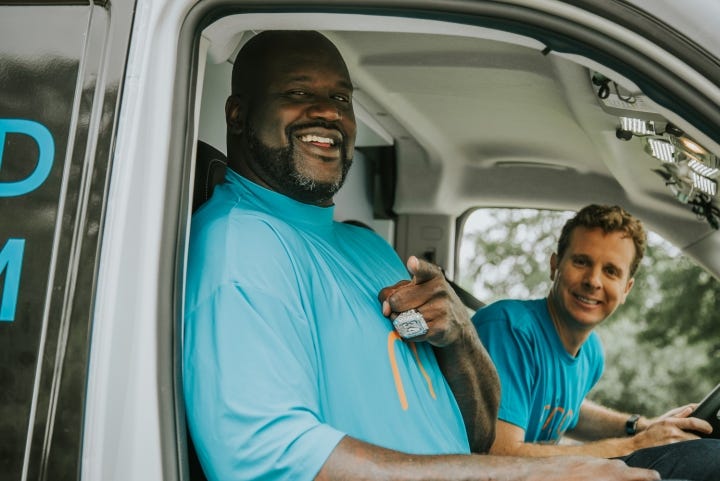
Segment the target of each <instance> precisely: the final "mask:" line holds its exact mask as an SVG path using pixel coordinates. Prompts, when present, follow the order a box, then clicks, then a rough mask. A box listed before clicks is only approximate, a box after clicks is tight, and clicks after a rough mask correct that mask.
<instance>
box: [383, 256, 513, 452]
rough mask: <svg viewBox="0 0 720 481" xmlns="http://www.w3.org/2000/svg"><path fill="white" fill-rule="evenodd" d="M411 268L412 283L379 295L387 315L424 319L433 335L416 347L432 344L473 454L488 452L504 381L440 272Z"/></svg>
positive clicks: (418, 264)
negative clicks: (416, 315)
mask: <svg viewBox="0 0 720 481" xmlns="http://www.w3.org/2000/svg"><path fill="white" fill-rule="evenodd" d="M407 268H408V271H409V272H410V274H411V275H412V280H410V281H407V280H404V281H400V282H398V283H397V284H395V285H393V286H390V287H386V288H384V289H382V290H381V291H380V293H379V294H378V299H379V300H380V302H381V303H382V309H383V314H385V315H386V316H388V317H389V318H390V319H395V317H397V315H398V314H399V313H400V312H403V311H407V310H408V309H415V310H416V311H418V312H419V313H420V314H422V316H423V318H424V319H425V322H426V323H427V325H428V332H427V333H426V334H424V335H422V336H418V337H414V338H413V339H412V341H413V342H417V341H427V342H428V343H430V344H431V345H432V346H433V348H434V350H435V357H436V358H437V360H438V365H439V366H440V369H441V370H442V373H443V375H444V376H445V379H446V380H447V382H448V385H449V386H450V389H452V392H453V395H454V396H455V400H456V401H457V403H458V406H459V407H460V412H461V413H462V416H463V421H464V422H465V430H466V431H467V434H468V442H469V443H470V449H471V450H472V451H473V452H477V453H481V452H487V451H488V450H489V449H490V446H491V445H492V442H493V440H494V439H495V423H496V421H497V413H498V407H499V404H500V381H499V379H498V375H497V371H496V370H495V366H494V364H493V363H492V360H491V359H490V355H489V354H488V353H487V351H486V350H485V348H484V347H483V345H482V343H481V342H480V338H479V337H478V335H477V332H476V331H475V327H474V326H473V325H472V322H471V321H470V316H469V315H468V312H467V309H466V308H465V305H464V304H463V303H462V301H461V300H460V298H458V296H457V294H455V291H454V290H453V289H452V287H450V284H448V283H447V281H446V280H445V276H444V275H443V273H442V271H441V270H440V268H439V267H438V266H436V265H433V264H431V263H429V262H426V261H422V260H420V259H418V258H417V257H414V256H412V257H410V258H409V259H408V262H407Z"/></svg>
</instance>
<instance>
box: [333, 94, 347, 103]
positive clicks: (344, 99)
mask: <svg viewBox="0 0 720 481" xmlns="http://www.w3.org/2000/svg"><path fill="white" fill-rule="evenodd" d="M333 99H335V100H337V101H339V102H345V103H350V96H349V95H343V94H336V95H333Z"/></svg>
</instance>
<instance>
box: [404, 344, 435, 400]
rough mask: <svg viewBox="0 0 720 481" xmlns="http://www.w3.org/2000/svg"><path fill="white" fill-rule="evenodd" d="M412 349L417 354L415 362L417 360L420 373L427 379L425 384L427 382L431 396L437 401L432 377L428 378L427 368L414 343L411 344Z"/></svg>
mask: <svg viewBox="0 0 720 481" xmlns="http://www.w3.org/2000/svg"><path fill="white" fill-rule="evenodd" d="M410 349H412V352H413V354H415V360H417V363H418V367H419V368H420V372H421V373H422V375H423V377H424V378H425V382H427V385H428V389H429V390H430V395H431V396H432V398H433V399H437V397H436V396H435V389H433V385H432V379H430V376H428V373H427V372H426V371H425V368H424V367H423V365H422V361H420V356H419V355H418V351H417V347H416V346H415V343H414V342H411V343H410Z"/></svg>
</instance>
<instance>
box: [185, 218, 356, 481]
mask: <svg viewBox="0 0 720 481" xmlns="http://www.w3.org/2000/svg"><path fill="white" fill-rule="evenodd" d="M240 227H241V228H242V230H243V232H244V233H245V234H246V236H244V238H245V239H250V240H248V241H240V242H239V243H238V245H232V246H230V247H229V248H224V247H223V246H222V245H219V246H218V245H217V244H222V242H223V239H238V238H240V239H242V238H243V237H238V235H237V234H238V233H237V232H235V233H233V234H232V235H225V234H224V233H223V228H220V229H216V230H217V231H219V232H215V233H213V232H212V229H210V231H211V235H210V237H211V238H212V237H215V240H208V239H205V240H203V239H200V240H197V241H196V242H192V240H191V248H193V249H194V254H193V253H191V258H190V260H189V267H188V282H187V284H188V286H189V292H188V295H187V296H186V312H185V331H184V332H185V339H184V350H183V353H184V365H183V373H184V376H183V382H184V392H185V401H186V410H187V417H188V424H189V428H190V431H191V433H192V435H193V441H194V442H195V446H196V450H197V453H198V457H199V458H200V460H201V463H202V465H203V467H204V469H205V471H206V475H207V477H208V479H210V480H211V481H219V480H223V481H230V480H240V479H243V480H249V479H252V480H271V479H272V480H284V479H293V480H308V481H309V480H312V479H313V478H314V477H315V475H316V474H317V473H318V471H319V470H320V468H321V467H322V465H323V464H324V463H325V461H326V460H327V457H328V456H329V455H330V453H331V451H332V450H333V449H334V448H335V446H336V445H337V443H338V442H339V441H340V439H341V438H342V437H343V435H344V433H342V432H339V431H337V430H336V429H334V428H332V427H330V426H329V425H327V424H324V423H323V422H322V420H321V419H320V416H319V414H318V413H319V412H320V403H321V400H320V399H319V394H318V382H317V376H318V372H319V368H318V365H317V364H318V361H317V358H316V356H315V349H314V339H313V332H314V331H313V329H311V327H310V326H309V321H308V319H307V315H306V314H305V312H304V310H303V304H302V299H301V295H300V294H299V293H297V291H298V286H297V280H296V276H295V271H294V269H295V266H294V265H293V261H292V260H291V259H290V257H289V256H288V255H287V252H285V251H284V246H283V245H282V242H281V241H279V240H278V239H277V236H275V235H274V233H273V232H272V230H271V229H265V228H260V229H254V230H253V229H252V226H250V227H251V228H250V229H248V226H240ZM207 242H210V243H214V244H216V245H214V248H209V246H207V245H205V244H206V243H207ZM233 242H235V240H233ZM244 242H253V243H260V244H262V245H263V249H265V251H266V252H268V253H269V254H268V255H267V256H262V258H258V256H252V255H247V254H243V252H245V253H247V252H260V251H256V250H254V249H253V248H254V247H257V246H256V245H253V246H248V245H245V244H244ZM226 247H227V246H226ZM246 248H250V249H249V250H246ZM239 273H242V275H240V274H239Z"/></svg>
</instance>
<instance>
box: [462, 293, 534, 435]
mask: <svg viewBox="0 0 720 481" xmlns="http://www.w3.org/2000/svg"><path fill="white" fill-rule="evenodd" d="M511 316H512V313H511V312H509V311H508V307H507V304H506V303H502V302H496V303H493V304H490V305H488V306H486V307H483V308H481V309H480V310H478V311H477V312H476V313H475V315H474V316H473V319H472V320H473V324H474V325H475V328H476V329H477V331H478V335H479V336H480V339H481V340H482V342H483V344H484V346H485V348H486V349H487V351H488V353H489V354H490V357H491V358H492V360H493V363H494V364H495V368H496V369H497V372H498V376H499V378H500V394H501V395H500V409H499V412H498V418H499V419H501V420H502V421H505V422H508V423H511V424H514V425H516V426H518V427H520V428H522V429H523V430H525V431H527V427H528V423H529V420H530V413H531V406H530V402H531V399H532V397H533V396H532V391H533V383H534V381H533V379H534V378H535V371H536V368H537V366H536V363H535V361H534V359H535V356H534V347H533V346H534V343H533V342H532V336H530V335H528V333H527V332H525V331H524V330H523V329H521V328H519V327H517V326H515V325H514V324H513V322H512V317H511Z"/></svg>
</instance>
